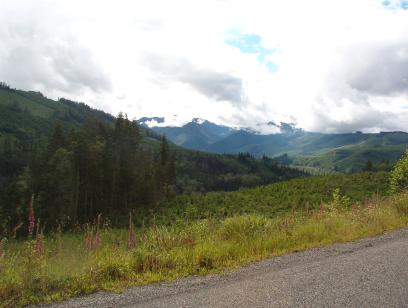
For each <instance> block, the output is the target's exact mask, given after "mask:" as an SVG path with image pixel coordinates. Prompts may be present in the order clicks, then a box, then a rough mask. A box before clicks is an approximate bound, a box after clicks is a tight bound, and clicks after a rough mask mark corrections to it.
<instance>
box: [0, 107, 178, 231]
mask: <svg viewBox="0 0 408 308" xmlns="http://www.w3.org/2000/svg"><path fill="white" fill-rule="evenodd" d="M159 146H160V149H159V150H158V151H153V150H152V149H149V147H145V146H143V142H142V137H141V132H140V128H139V127H138V125H137V124H136V123H135V122H132V121H129V120H128V119H127V117H126V116H125V115H123V114H119V116H118V117H117V118H116V120H115V122H114V125H113V126H111V125H107V124H104V123H102V122H98V121H95V120H88V121H87V122H86V123H85V124H84V125H83V126H82V127H81V128H80V129H79V130H74V129H72V130H70V131H69V132H64V130H63V127H62V126H61V125H60V124H56V125H55V127H54V129H53V132H52V134H51V137H50V138H49V140H48V141H47V142H46V143H45V144H44V145H43V146H38V147H37V148H36V149H33V154H32V158H31V159H30V162H29V164H28V166H27V167H26V168H25V169H24V171H23V172H22V173H21V174H20V175H19V176H18V177H17V178H16V179H15V180H14V182H13V183H12V185H10V187H9V191H8V192H7V195H8V196H9V198H12V199H13V200H8V201H9V202H8V203H9V204H15V205H16V206H14V207H8V208H4V207H3V208H2V209H1V210H0V216H2V217H0V218H2V221H3V227H5V226H4V224H7V225H8V226H9V227H10V226H11V227H12V226H13V225H18V224H19V223H20V222H24V221H25V220H26V219H25V217H27V216H26V211H27V204H28V200H29V199H30V198H31V196H34V203H35V210H36V216H37V217H39V218H40V219H41V221H43V222H44V223H45V224H46V225H48V227H55V226H63V227H72V226H73V225H75V224H81V223H86V222H88V221H90V220H92V219H94V218H95V217H96V216H97V215H99V214H102V215H103V216H105V217H109V218H110V219H111V220H114V222H116V223H117V222H118V221H119V220H121V219H124V217H126V216H127V215H128V213H129V211H132V210H135V209H137V208H139V207H145V208H146V207H147V208H154V207H156V206H157V205H158V204H159V203H160V202H162V201H163V200H166V199H168V198H170V197H171V196H172V195H174V189H175V179H176V174H175V172H176V171H175V170H176V168H175V154H174V153H173V151H171V150H170V148H169V145H168V142H167V140H166V138H165V137H162V138H161V140H160V145H159Z"/></svg>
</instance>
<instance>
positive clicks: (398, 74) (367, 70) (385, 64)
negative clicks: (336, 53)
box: [341, 40, 408, 95]
mask: <svg viewBox="0 0 408 308" xmlns="http://www.w3.org/2000/svg"><path fill="white" fill-rule="evenodd" d="M341 66H342V68H343V71H344V74H345V76H344V78H345V79H346V81H347V83H348V84H349V85H350V86H351V87H352V88H354V89H356V90H358V91H362V92H366V93H369V94H373V95H398V94H408V40H403V41H397V42H381V43H378V42H377V43H366V44H359V45H357V46H353V48H352V49H350V50H349V51H348V52H347V53H346V54H345V56H344V59H343V60H342V61H341Z"/></svg>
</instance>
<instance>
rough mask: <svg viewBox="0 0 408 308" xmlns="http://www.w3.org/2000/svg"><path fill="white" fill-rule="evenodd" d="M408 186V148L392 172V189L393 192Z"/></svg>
mask: <svg viewBox="0 0 408 308" xmlns="http://www.w3.org/2000/svg"><path fill="white" fill-rule="evenodd" d="M407 188H408V150H407V151H406V152H405V154H404V156H403V157H402V158H401V159H400V160H399V161H397V163H396V164H395V166H394V168H393V170H392V171H391V174H390V189H391V192H392V193H395V192H398V191H402V190H405V189H407Z"/></svg>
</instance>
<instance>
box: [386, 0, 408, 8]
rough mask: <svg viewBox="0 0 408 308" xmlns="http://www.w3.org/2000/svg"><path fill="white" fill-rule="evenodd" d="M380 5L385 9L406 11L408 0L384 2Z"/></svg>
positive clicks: (388, 0) (387, 0)
mask: <svg viewBox="0 0 408 308" xmlns="http://www.w3.org/2000/svg"><path fill="white" fill-rule="evenodd" d="M382 5H383V6H384V7H385V8H387V9H392V10H395V9H403V10H408V0H384V1H383V2H382Z"/></svg>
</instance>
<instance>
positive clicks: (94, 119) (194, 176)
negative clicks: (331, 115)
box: [0, 85, 305, 229]
mask: <svg viewBox="0 0 408 308" xmlns="http://www.w3.org/2000/svg"><path fill="white" fill-rule="evenodd" d="M0 109H1V110H0V111H1V113H0V117H1V119H0V120H1V121H0V167H1V169H0V184H1V185H0V221H1V224H2V228H3V229H5V228H12V227H13V226H15V225H17V224H19V223H20V222H22V221H25V218H24V217H26V214H27V213H26V212H27V204H28V201H29V200H30V198H31V196H32V195H34V199H35V204H36V208H37V211H38V214H39V217H40V218H41V220H42V221H46V222H47V224H48V225H49V226H55V225H58V224H66V225H73V224H75V223H81V222H86V221H89V220H92V219H94V218H95V217H96V216H97V215H98V214H103V215H104V216H105V217H109V218H111V219H112V220H113V222H115V223H120V222H121V221H122V222H123V220H122V218H123V217H124V216H126V215H127V213H128V212H129V211H131V210H134V209H138V208H144V209H154V208H155V207H157V206H159V205H160V204H161V203H162V202H163V201H164V200H168V199H170V198H171V197H173V196H174V195H176V194H179V193H192V192H195V191H200V192H205V191H211V190H236V189H239V188H241V187H250V186H256V185H259V184H265V183H271V182H276V181H280V180H285V179H290V178H293V177H297V176H303V175H305V173H303V172H301V171H298V170H295V169H291V168H287V167H281V166H279V165H278V164H277V162H276V161H274V160H271V159H269V158H267V157H264V158H263V159H261V160H259V159H255V158H254V157H252V156H251V155H249V154H239V155H219V154H208V153H203V152H194V151H190V150H185V149H182V148H179V147H177V146H175V145H173V144H170V143H168V142H167V140H166V139H165V138H163V137H161V136H160V135H158V134H157V133H154V132H152V131H150V130H148V129H146V128H142V127H140V126H139V125H138V124H137V123H136V122H134V121H130V120H128V119H127V117H126V116H125V115H122V114H120V115H119V116H118V117H117V118H115V117H113V116H111V115H109V114H106V113H104V112H101V111H97V110H93V109H91V108H89V107H88V106H86V105H85V104H81V103H75V102H71V101H68V100H64V99H60V100H59V101H58V102H56V101H53V100H50V99H47V98H45V97H44V96H43V95H42V94H40V93H32V92H24V91H20V90H14V89H9V88H8V87H7V86H6V85H2V87H1V89H0Z"/></svg>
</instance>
